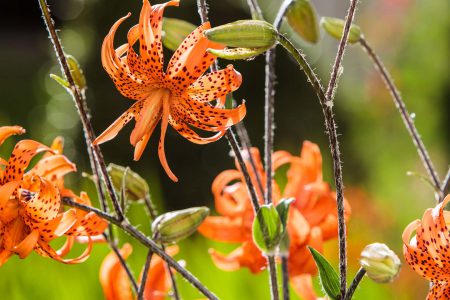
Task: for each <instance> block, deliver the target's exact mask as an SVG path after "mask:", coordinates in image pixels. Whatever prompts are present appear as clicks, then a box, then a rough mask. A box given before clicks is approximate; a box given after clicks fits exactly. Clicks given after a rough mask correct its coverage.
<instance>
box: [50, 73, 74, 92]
mask: <svg viewBox="0 0 450 300" xmlns="http://www.w3.org/2000/svg"><path fill="white" fill-rule="evenodd" d="M50 78H51V79H53V80H54V81H56V82H57V83H59V85H61V86H62V87H63V88H65V89H67V90H68V91H70V84H69V83H68V82H67V80H65V79H63V78H61V77H59V76H58V75H56V74H50Z"/></svg>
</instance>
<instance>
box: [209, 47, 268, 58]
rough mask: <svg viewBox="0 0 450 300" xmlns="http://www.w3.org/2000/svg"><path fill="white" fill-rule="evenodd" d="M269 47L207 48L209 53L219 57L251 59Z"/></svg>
mask: <svg viewBox="0 0 450 300" xmlns="http://www.w3.org/2000/svg"><path fill="white" fill-rule="evenodd" d="M269 49H270V47H265V48H226V49H223V50H219V49H208V52H209V53H211V54H214V55H215V56H217V57H220V58H223V59H228V60H239V59H246V60H251V59H253V58H254V57H255V56H258V55H260V54H262V53H263V52H265V51H267V50H269Z"/></svg>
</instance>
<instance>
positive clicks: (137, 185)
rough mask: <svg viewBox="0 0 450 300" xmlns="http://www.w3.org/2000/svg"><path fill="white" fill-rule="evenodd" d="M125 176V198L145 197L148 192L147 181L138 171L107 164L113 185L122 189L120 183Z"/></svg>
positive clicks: (133, 199) (131, 199)
mask: <svg viewBox="0 0 450 300" xmlns="http://www.w3.org/2000/svg"><path fill="white" fill-rule="evenodd" d="M125 173H126V177H125V182H124V183H125V196H126V200H130V201H139V200H143V199H145V197H147V195H148V193H149V187H148V184H147V182H146V181H145V180H144V178H142V177H141V176H140V175H139V174H138V173H136V172H133V171H131V170H130V169H129V168H128V170H127V168H125V167H122V166H119V165H115V164H109V165H108V174H109V176H111V179H112V182H113V185H114V187H115V188H116V189H117V190H122V183H123V180H124V178H123V177H124V175H125Z"/></svg>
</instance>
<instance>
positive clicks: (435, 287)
mask: <svg viewBox="0 0 450 300" xmlns="http://www.w3.org/2000/svg"><path fill="white" fill-rule="evenodd" d="M447 299H450V285H449V283H448V281H436V282H433V283H432V287H431V289H430V291H429V292H428V295H427V300H447Z"/></svg>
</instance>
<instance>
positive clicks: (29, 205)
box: [20, 176, 61, 222]
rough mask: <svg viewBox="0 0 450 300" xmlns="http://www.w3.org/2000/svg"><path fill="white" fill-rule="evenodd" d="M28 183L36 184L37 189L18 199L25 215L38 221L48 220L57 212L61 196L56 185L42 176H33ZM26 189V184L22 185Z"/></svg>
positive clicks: (54, 216)
mask: <svg viewBox="0 0 450 300" xmlns="http://www.w3.org/2000/svg"><path fill="white" fill-rule="evenodd" d="M29 184H36V186H37V190H36V191H35V190H31V191H30V192H31V193H30V196H29V197H25V198H24V197H22V200H21V201H20V204H21V206H22V207H23V208H24V210H25V213H26V215H27V216H29V217H30V218H32V219H33V220H35V221H38V222H48V221H50V220H52V219H54V218H56V216H57V215H58V213H59V209H60V207H61V198H60V195H59V190H58V189H57V188H56V186H55V185H54V184H53V183H51V182H50V181H48V180H47V179H45V178H42V177H36V176H33V177H32V178H31V179H30V183H29ZM22 188H23V189H25V190H26V189H27V186H26V185H23V186H22Z"/></svg>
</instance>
